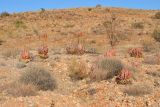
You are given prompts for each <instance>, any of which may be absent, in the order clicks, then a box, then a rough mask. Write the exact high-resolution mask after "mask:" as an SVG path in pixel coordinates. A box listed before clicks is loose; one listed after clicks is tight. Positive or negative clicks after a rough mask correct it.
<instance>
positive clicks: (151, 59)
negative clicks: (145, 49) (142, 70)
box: [143, 54, 160, 65]
mask: <svg viewBox="0 0 160 107" xmlns="http://www.w3.org/2000/svg"><path fill="white" fill-rule="evenodd" d="M143 62H144V63H146V64H150V65H156V64H157V65H158V64H160V54H155V55H153V56H147V57H145V58H144V61H143Z"/></svg>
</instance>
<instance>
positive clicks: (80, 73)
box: [68, 59, 88, 80]
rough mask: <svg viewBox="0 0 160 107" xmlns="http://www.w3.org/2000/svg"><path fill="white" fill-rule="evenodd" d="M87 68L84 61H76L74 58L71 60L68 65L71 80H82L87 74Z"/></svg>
mask: <svg viewBox="0 0 160 107" xmlns="http://www.w3.org/2000/svg"><path fill="white" fill-rule="evenodd" d="M87 70H88V69H87V66H86V63H85V62H83V61H76V60H75V59H73V60H72V61H71V64H70V65H69V67H68V72H69V76H70V77H71V79H72V80H82V79H84V78H86V77H87V75H88V71H87Z"/></svg>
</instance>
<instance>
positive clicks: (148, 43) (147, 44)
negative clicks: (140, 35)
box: [142, 37, 155, 52]
mask: <svg viewBox="0 0 160 107" xmlns="http://www.w3.org/2000/svg"><path fill="white" fill-rule="evenodd" d="M142 45H143V50H144V51H146V52H150V51H152V50H153V49H155V45H154V42H153V41H152V39H151V38H148V37H146V38H145V39H144V40H143V41H142Z"/></svg>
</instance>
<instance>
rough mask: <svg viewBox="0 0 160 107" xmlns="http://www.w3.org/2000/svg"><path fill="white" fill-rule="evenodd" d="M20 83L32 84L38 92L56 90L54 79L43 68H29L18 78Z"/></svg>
mask: <svg viewBox="0 0 160 107" xmlns="http://www.w3.org/2000/svg"><path fill="white" fill-rule="evenodd" d="M20 81H21V82H22V83H25V84H32V85H34V86H36V87H37V88H38V89H39V90H53V89H55V88H56V82H55V79H54V78H53V77H52V76H51V74H50V73H49V72H48V71H47V70H45V69H44V68H39V67H30V68H29V69H28V70H27V71H26V72H24V73H23V74H22V76H21V77H20Z"/></svg>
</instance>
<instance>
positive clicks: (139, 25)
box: [132, 22, 144, 29]
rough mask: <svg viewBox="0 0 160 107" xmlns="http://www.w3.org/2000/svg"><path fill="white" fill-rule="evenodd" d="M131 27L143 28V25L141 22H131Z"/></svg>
mask: <svg viewBox="0 0 160 107" xmlns="http://www.w3.org/2000/svg"><path fill="white" fill-rule="evenodd" d="M132 27H133V28H135V29H143V28H144V25H143V23H142V22H135V23H133V24H132Z"/></svg>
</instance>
